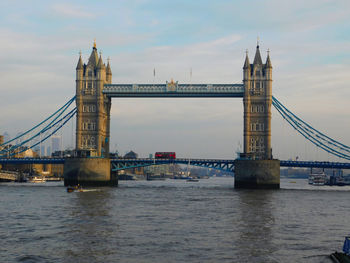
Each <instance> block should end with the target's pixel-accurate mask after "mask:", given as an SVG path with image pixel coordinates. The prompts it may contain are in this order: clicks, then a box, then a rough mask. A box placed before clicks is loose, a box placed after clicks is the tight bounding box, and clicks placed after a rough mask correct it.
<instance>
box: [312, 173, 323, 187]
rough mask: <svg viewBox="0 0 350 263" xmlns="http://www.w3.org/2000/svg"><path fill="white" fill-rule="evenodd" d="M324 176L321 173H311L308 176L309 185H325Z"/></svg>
mask: <svg viewBox="0 0 350 263" xmlns="http://www.w3.org/2000/svg"><path fill="white" fill-rule="evenodd" d="M325 183H326V174H325V173H324V172H322V173H311V174H310V175H309V184H311V185H325Z"/></svg>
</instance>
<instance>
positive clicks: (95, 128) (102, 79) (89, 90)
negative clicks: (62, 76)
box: [76, 42, 112, 157]
mask: <svg viewBox="0 0 350 263" xmlns="http://www.w3.org/2000/svg"><path fill="white" fill-rule="evenodd" d="M110 83H112V71H111V67H110V64H109V61H108V64H107V66H106V65H105V64H104V63H103V61H102V56H101V53H100V56H98V53H97V48H96V43H95V42H94V45H93V48H92V52H91V55H90V58H89V61H88V63H87V64H83V61H82V58H81V54H80V57H79V61H78V65H77V68H76V104H77V122H76V149H77V150H87V151H89V152H90V156H95V157H108V155H109V137H110V127H109V123H110V107H111V99H110V98H107V96H105V95H103V93H102V90H103V86H104V84H110Z"/></svg>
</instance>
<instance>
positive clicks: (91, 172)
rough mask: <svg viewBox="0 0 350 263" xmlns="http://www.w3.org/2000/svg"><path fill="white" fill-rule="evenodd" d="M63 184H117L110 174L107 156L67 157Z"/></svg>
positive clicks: (116, 180) (109, 163)
mask: <svg viewBox="0 0 350 263" xmlns="http://www.w3.org/2000/svg"><path fill="white" fill-rule="evenodd" d="M63 173H64V185H65V186H69V185H71V186H73V185H78V184H80V185H82V186H117V185H118V178H117V177H115V176H113V175H111V161H110V159H109V158H67V159H66V160H65V162H64V172H63Z"/></svg>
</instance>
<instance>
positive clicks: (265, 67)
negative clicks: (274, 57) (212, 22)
mask: <svg viewBox="0 0 350 263" xmlns="http://www.w3.org/2000/svg"><path fill="white" fill-rule="evenodd" d="M243 84H244V97H243V106H244V135H243V136H244V157H248V158H252V159H259V160H268V159H272V149H271V103H272V65H271V61H270V56H269V54H268V55H267V59H266V63H265V64H263V63H262V60H261V56H260V50H259V44H258V45H257V47H256V53H255V57H254V62H253V64H250V63H249V58H248V53H247V55H246V59H245V63H244V66H243Z"/></svg>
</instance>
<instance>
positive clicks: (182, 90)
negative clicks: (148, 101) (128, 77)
mask: <svg viewBox="0 0 350 263" xmlns="http://www.w3.org/2000/svg"><path fill="white" fill-rule="evenodd" d="M103 93H104V94H106V95H107V96H108V97H150V98H161V97H179V98H190V97H197V98H199V97H200V98H203V97H207V98H212V97H217V98H241V97H243V93H244V87H243V84H178V83H177V82H170V83H166V84H105V85H104V88H103Z"/></svg>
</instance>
